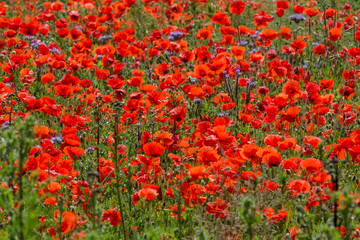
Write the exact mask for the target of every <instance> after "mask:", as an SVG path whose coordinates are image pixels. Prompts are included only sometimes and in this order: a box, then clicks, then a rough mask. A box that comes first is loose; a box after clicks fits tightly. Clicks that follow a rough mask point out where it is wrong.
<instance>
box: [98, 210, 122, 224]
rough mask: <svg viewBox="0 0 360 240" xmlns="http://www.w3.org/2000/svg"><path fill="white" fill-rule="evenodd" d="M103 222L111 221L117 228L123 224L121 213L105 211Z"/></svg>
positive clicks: (102, 217)
mask: <svg viewBox="0 0 360 240" xmlns="http://www.w3.org/2000/svg"><path fill="white" fill-rule="evenodd" d="M101 221H102V222H104V221H109V222H110V224H111V225H112V226H114V227H117V226H119V225H120V224H121V215H120V212H119V211H117V210H113V209H109V210H105V211H104V212H103V214H102V216H101Z"/></svg>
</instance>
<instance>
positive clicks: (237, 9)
mask: <svg viewBox="0 0 360 240" xmlns="http://www.w3.org/2000/svg"><path fill="white" fill-rule="evenodd" d="M245 7H246V5H245V3H244V2H243V1H235V2H232V3H231V4H230V6H229V11H230V12H231V13H233V14H237V15H241V14H242V13H243V12H244V10H245Z"/></svg>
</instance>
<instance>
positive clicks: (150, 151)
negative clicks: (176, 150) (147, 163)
mask: <svg viewBox="0 0 360 240" xmlns="http://www.w3.org/2000/svg"><path fill="white" fill-rule="evenodd" d="M143 149H144V152H145V154H146V155H148V156H150V157H160V156H161V154H163V152H164V150H165V148H164V147H163V146H162V145H161V144H160V143H157V142H151V143H146V144H144V146H143Z"/></svg>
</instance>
